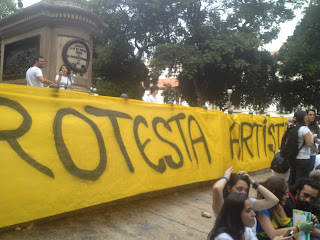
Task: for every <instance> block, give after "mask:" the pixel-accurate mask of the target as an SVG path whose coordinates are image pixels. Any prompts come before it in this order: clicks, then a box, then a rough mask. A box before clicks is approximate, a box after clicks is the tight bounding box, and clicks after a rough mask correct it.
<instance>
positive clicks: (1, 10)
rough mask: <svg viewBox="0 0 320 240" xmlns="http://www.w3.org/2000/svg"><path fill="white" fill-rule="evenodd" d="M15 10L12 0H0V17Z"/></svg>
mask: <svg viewBox="0 0 320 240" xmlns="http://www.w3.org/2000/svg"><path fill="white" fill-rule="evenodd" d="M16 11H17V7H16V4H15V2H14V1H13V0H1V4H0V19H1V18H4V17H6V16H9V15H10V14H12V13H14V12H16Z"/></svg>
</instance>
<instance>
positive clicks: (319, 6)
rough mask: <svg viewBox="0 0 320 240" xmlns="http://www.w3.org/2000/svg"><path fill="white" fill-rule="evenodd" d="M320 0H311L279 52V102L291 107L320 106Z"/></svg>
mask: <svg viewBox="0 0 320 240" xmlns="http://www.w3.org/2000/svg"><path fill="white" fill-rule="evenodd" d="M319 12H320V1H319V0H316V1H311V3H310V5H309V6H308V8H307V9H306V11H305V15H304V17H303V19H302V20H301V22H300V24H299V25H298V26H297V27H296V29H295V31H294V33H293V35H292V36H291V37H289V38H288V41H287V42H286V43H285V44H284V45H283V46H282V47H281V49H280V50H279V54H278V56H277V58H278V61H279V62H280V64H279V71H280V76H281V78H280V88H279V89H280V91H278V98H279V103H280V106H281V108H282V109H283V110H285V111H292V110H295V109H297V108H299V107H301V106H315V107H316V108H317V109H318V110H319V109H320V99H319V97H318V96H317V95H318V93H319V91H320V85H319V81H320V55H319V53H320V14H319Z"/></svg>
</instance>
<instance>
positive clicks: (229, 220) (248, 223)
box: [208, 193, 292, 240]
mask: <svg viewBox="0 0 320 240" xmlns="http://www.w3.org/2000/svg"><path fill="white" fill-rule="evenodd" d="M252 207H253V206H252V202H251V201H250V199H249V198H248V196H247V195H246V194H243V193H231V194H229V196H228V197H227V198H226V199H225V202H224V204H223V206H222V208H221V211H220V213H219V215H218V217H217V219H216V222H215V225H214V227H213V229H212V230H211V232H210V233H209V235H208V240H256V239H257V237H256V235H255V234H254V233H253V232H252V230H251V228H252V227H253V225H254V217H255V215H256V214H255V213H254V211H253V209H252ZM286 234H288V233H286ZM284 236H285V234H284V235H282V236H278V237H277V238H275V239H276V240H288V239H291V238H292V236H288V237H284Z"/></svg>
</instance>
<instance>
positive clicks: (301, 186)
mask: <svg viewBox="0 0 320 240" xmlns="http://www.w3.org/2000/svg"><path fill="white" fill-rule="evenodd" d="M318 193H319V184H318V182H316V181H314V180H313V179H310V178H300V179H299V180H298V181H297V182H296V184H295V185H294V186H290V191H289V192H288V194H289V197H288V198H287V200H286V204H285V205H284V211H285V212H286V214H287V216H288V217H290V218H292V217H293V209H298V210H302V211H306V212H312V211H311V203H312V202H313V201H314V200H315V199H316V198H317V196H318ZM319 227H320V226H319V225H318V226H317V228H314V229H313V230H312V231H311V232H310V233H311V236H312V238H313V239H315V238H318V239H320V230H319V229H318V228H319Z"/></svg>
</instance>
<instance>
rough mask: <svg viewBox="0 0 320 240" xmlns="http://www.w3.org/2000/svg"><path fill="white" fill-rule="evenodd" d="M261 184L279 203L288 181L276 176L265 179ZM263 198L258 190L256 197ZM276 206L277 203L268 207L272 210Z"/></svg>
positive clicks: (285, 191)
mask: <svg viewBox="0 0 320 240" xmlns="http://www.w3.org/2000/svg"><path fill="white" fill-rule="evenodd" d="M261 185H262V186H264V187H265V188H266V189H268V190H269V191H270V192H272V193H273V194H274V195H275V196H276V197H277V198H278V199H279V203H280V201H281V200H282V198H283V196H284V195H285V194H286V193H287V190H288V183H287V182H286V181H285V180H284V179H283V178H281V177H278V176H271V177H269V178H268V179H267V180H266V181H264V182H262V183H261ZM263 198H264V197H263V195H262V194H261V193H260V192H258V193H257V199H263ZM277 206H278V204H276V205H275V206H274V207H272V208H270V210H271V212H273V211H274V210H275V208H276V207H277Z"/></svg>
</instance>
